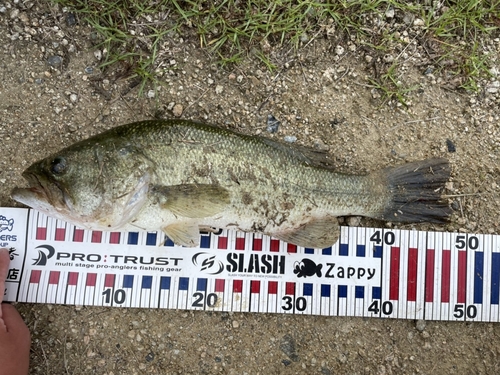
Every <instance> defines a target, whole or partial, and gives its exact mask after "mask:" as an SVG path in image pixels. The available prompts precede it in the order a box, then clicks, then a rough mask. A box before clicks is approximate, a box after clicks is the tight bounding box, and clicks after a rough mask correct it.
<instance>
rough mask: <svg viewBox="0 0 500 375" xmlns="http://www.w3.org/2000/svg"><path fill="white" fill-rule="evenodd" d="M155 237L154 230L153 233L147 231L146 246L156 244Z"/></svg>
mask: <svg viewBox="0 0 500 375" xmlns="http://www.w3.org/2000/svg"><path fill="white" fill-rule="evenodd" d="M156 238H157V234H156V232H154V233H148V234H147V235H146V245H147V246H154V245H156Z"/></svg>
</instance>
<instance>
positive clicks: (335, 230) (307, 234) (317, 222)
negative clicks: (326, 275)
mask: <svg viewBox="0 0 500 375" xmlns="http://www.w3.org/2000/svg"><path fill="white" fill-rule="evenodd" d="M272 235H273V236H274V237H276V238H278V239H280V240H282V241H285V242H288V243H292V244H295V245H298V246H302V247H308V248H313V249H324V248H326V247H330V246H332V245H333V244H334V243H335V242H337V240H338V239H339V236H340V227H339V222H338V221H337V218H336V217H331V218H327V219H313V220H311V221H308V222H307V223H305V224H302V225H301V226H299V227H298V228H293V229H290V230H288V231H283V232H278V233H273V234H272ZM320 272H321V271H320Z"/></svg>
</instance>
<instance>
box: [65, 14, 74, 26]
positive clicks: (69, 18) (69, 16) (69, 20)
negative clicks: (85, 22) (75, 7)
mask: <svg viewBox="0 0 500 375" xmlns="http://www.w3.org/2000/svg"><path fill="white" fill-rule="evenodd" d="M66 25H68V26H75V25H76V17H75V15H74V14H73V13H68V14H66Z"/></svg>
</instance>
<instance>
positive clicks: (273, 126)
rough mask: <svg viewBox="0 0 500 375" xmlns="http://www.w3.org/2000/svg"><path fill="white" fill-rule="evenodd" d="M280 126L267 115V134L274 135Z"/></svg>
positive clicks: (274, 119)
mask: <svg viewBox="0 0 500 375" xmlns="http://www.w3.org/2000/svg"><path fill="white" fill-rule="evenodd" d="M280 125H281V123H280V122H279V121H278V120H276V118H275V117H274V116H273V115H267V131H268V132H269V133H276V132H277V131H278V129H279V127H280Z"/></svg>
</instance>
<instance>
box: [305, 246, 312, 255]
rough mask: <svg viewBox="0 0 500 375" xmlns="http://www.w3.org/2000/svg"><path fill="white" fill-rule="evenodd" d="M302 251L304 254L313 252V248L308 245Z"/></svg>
mask: <svg viewBox="0 0 500 375" xmlns="http://www.w3.org/2000/svg"><path fill="white" fill-rule="evenodd" d="M304 253H305V254H314V249H311V248H309V247H306V248H305V249H304Z"/></svg>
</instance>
